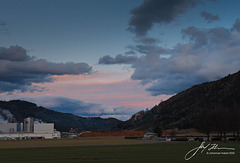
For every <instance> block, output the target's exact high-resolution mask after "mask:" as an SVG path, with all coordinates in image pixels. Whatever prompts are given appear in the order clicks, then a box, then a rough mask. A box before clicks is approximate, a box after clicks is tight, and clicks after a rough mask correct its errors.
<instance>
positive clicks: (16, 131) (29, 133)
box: [0, 117, 60, 139]
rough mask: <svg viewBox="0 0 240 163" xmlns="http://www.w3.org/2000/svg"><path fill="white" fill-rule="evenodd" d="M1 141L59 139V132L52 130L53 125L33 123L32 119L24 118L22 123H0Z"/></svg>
mask: <svg viewBox="0 0 240 163" xmlns="http://www.w3.org/2000/svg"><path fill="white" fill-rule="evenodd" d="M0 138H1V139H30V138H42V139H53V138H60V132H59V131H56V130H55V129H54V123H34V119H33V118H31V117H29V118H25V119H24V122H23V123H0Z"/></svg>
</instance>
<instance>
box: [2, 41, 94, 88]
mask: <svg viewBox="0 0 240 163" xmlns="http://www.w3.org/2000/svg"><path fill="white" fill-rule="evenodd" d="M91 70H92V68H91V67H90V66H89V65H88V64H86V63H73V62H68V63H52V62H49V61H47V60H44V59H34V57H31V56H29V55H27V51H26V49H24V48H22V47H19V46H11V47H10V48H3V47H1V48H0V92H11V91H14V90H20V91H22V92H25V91H36V90H38V89H39V88H36V87H34V86H32V83H44V82H52V81H53V80H54V78H53V77H52V75H65V74H70V75H71V74H73V75H77V74H85V73H90V72H91Z"/></svg>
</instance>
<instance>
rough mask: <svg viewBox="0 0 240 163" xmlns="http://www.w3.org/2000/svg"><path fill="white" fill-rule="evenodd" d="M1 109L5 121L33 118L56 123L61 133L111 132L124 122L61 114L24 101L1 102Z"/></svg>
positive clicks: (113, 119)
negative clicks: (72, 131) (74, 130)
mask: <svg viewBox="0 0 240 163" xmlns="http://www.w3.org/2000/svg"><path fill="white" fill-rule="evenodd" d="M0 108H1V109H0V115H1V116H2V117H3V118H4V119H8V117H7V116H6V115H8V116H10V118H11V117H12V119H10V121H12V122H23V119H24V118H27V117H33V118H34V119H36V120H39V121H43V122H48V123H50V122H51V123H54V125H55V128H56V129H57V130H59V131H69V130H70V129H71V128H77V129H78V130H79V131H87V130H91V131H99V130H109V129H111V128H112V127H114V126H116V125H117V124H118V123H120V122H122V121H120V120H117V119H115V118H107V119H103V118H100V117H81V116H77V115H73V114H71V113H61V112H57V111H53V110H50V109H46V108H44V107H41V106H37V105H36V104H34V103H31V102H28V101H22V100H11V101H0ZM4 113H5V114H4ZM11 114H12V116H11Z"/></svg>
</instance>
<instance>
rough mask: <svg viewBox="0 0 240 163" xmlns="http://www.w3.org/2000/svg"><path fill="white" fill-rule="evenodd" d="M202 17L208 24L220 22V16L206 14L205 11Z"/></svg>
mask: <svg viewBox="0 0 240 163" xmlns="http://www.w3.org/2000/svg"><path fill="white" fill-rule="evenodd" d="M201 16H202V17H203V18H204V19H205V20H206V21H207V22H208V23H211V22H213V21H217V20H219V16H218V15H213V14H211V13H208V12H205V11H203V12H202V13H201Z"/></svg>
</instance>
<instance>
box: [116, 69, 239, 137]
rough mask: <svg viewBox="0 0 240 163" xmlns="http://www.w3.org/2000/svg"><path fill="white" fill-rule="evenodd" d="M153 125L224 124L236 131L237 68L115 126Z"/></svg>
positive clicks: (222, 126)
mask: <svg viewBox="0 0 240 163" xmlns="http://www.w3.org/2000/svg"><path fill="white" fill-rule="evenodd" d="M223 123H224V124H223ZM220 124H221V125H220ZM204 125H205V127H204ZM213 125H215V126H213ZM219 125H220V126H219ZM156 126H159V127H161V128H164V129H170V128H175V127H177V128H179V129H186V128H199V129H202V130H211V131H213V130H214V131H219V132H220V131H221V130H223V128H224V126H225V130H234V131H235V130H237V131H238V132H239V128H240V72H237V73H235V74H232V75H228V76H227V77H224V78H222V79H220V80H218V81H213V82H207V83H203V84H200V85H196V86H193V87H192V88H190V89H188V90H186V91H183V92H181V93H178V94H177V95H175V96H173V97H171V98H170V99H168V100H166V101H164V102H161V103H160V104H159V105H156V106H155V107H153V108H152V109H151V110H149V111H141V112H138V113H136V114H135V115H133V116H132V118H131V119H129V120H128V121H126V122H123V123H121V124H119V125H118V128H119V129H122V130H132V129H133V130H144V129H153V128H154V127H156ZM216 126H219V127H218V128H217V127H216ZM234 127H235V128H234ZM225 130H224V131H225Z"/></svg>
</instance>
